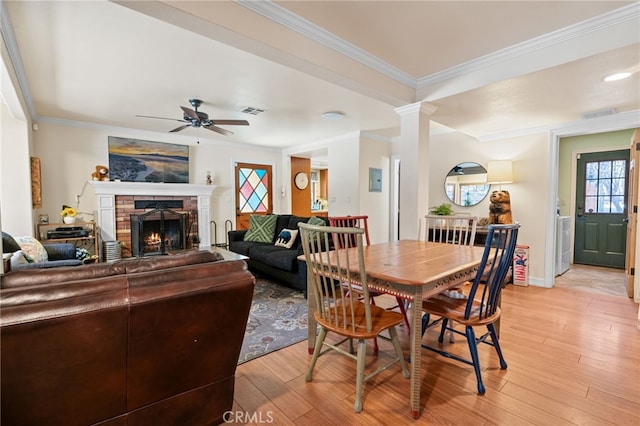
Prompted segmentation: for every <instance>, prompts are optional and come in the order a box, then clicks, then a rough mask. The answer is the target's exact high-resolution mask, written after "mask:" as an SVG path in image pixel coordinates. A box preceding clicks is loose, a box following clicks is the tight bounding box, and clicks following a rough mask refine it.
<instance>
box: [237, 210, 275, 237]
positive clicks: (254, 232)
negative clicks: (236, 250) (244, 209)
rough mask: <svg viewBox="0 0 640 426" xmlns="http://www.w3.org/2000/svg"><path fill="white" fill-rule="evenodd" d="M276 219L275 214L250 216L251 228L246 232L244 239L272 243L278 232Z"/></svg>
mask: <svg viewBox="0 0 640 426" xmlns="http://www.w3.org/2000/svg"><path fill="white" fill-rule="evenodd" d="M276 220H277V216H276V215H274V214H268V215H251V216H249V230H248V231H247V233H246V234H244V240H245V241H253V242H256V243H271V242H272V241H273V236H274V234H275V233H276Z"/></svg>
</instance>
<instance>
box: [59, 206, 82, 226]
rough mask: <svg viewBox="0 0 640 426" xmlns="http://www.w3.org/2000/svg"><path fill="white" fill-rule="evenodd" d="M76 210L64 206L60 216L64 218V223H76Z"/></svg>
mask: <svg viewBox="0 0 640 426" xmlns="http://www.w3.org/2000/svg"><path fill="white" fill-rule="evenodd" d="M77 214H78V212H76V209H74V208H73V207H69V206H65V205H64V204H63V205H62V211H61V212H60V216H61V217H62V221H63V222H64V223H67V224H71V223H76V215H77Z"/></svg>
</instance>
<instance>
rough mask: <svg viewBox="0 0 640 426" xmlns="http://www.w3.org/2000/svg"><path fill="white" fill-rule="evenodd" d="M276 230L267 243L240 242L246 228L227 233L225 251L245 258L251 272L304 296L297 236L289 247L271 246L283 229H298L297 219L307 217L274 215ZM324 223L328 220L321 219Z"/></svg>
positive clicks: (302, 269) (305, 277)
mask: <svg viewBox="0 0 640 426" xmlns="http://www.w3.org/2000/svg"><path fill="white" fill-rule="evenodd" d="M277 216H278V217H277V220H276V230H275V235H274V236H273V241H272V242H271V243H257V242H253V241H244V235H245V234H246V232H247V231H246V230H231V231H229V232H228V237H229V250H230V251H232V252H234V253H239V254H242V255H245V256H248V257H249V260H248V261H247V264H248V266H249V270H250V271H252V272H257V273H262V274H264V275H267V276H269V277H270V278H273V279H274V280H276V281H277V282H278V283H280V284H284V285H286V286H288V287H291V288H294V289H297V290H300V291H302V292H303V293H304V295H305V297H306V295H307V269H306V267H305V266H304V262H301V261H299V260H298V256H300V255H301V254H303V252H302V244H301V243H300V235H299V234H298V236H297V237H296V241H295V242H294V244H293V246H292V247H291V248H290V249H287V248H284V247H278V246H275V245H274V243H275V241H276V238H277V236H278V234H279V233H280V231H282V230H283V229H285V228H287V229H298V222H307V221H308V220H309V218H308V217H301V216H294V215H290V214H281V215H277ZM321 219H322V220H323V221H324V222H325V223H326V224H327V225H328V224H329V220H328V219H327V218H321Z"/></svg>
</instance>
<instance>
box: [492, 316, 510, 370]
mask: <svg viewBox="0 0 640 426" xmlns="http://www.w3.org/2000/svg"><path fill="white" fill-rule="evenodd" d="M487 330H489V333H490V336H491V341H492V342H493V347H494V348H496V352H497V353H498V358H500V368H502V369H503V370H504V369H506V368H507V361H505V360H504V357H503V356H502V349H500V340H499V339H498V334H497V333H496V329H495V327H494V326H493V324H487Z"/></svg>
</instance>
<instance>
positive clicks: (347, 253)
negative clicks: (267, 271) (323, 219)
mask: <svg viewBox="0 0 640 426" xmlns="http://www.w3.org/2000/svg"><path fill="white" fill-rule="evenodd" d="M298 228H299V229H300V234H301V238H302V247H303V250H304V256H305V261H306V262H307V271H308V272H307V273H308V274H309V282H310V283H311V284H312V285H310V287H309V289H308V291H309V295H308V297H313V298H314V300H315V301H316V307H317V310H318V313H319V315H320V316H321V318H322V320H323V321H325V322H327V323H330V324H331V325H332V326H333V327H335V328H342V329H349V330H351V331H356V330H357V329H358V328H361V327H365V328H366V331H369V332H370V331H371V329H372V322H371V299H370V296H369V287H368V286H367V273H366V270H365V265H364V255H363V244H362V236H363V234H364V233H365V231H364V229H362V228H351V227H335V226H316V225H309V224H307V223H302V222H301V223H299V224H298ZM331 241H333V242H334V249H333V250H331V251H329V249H328V248H329V247H330V244H329V243H330V242H331ZM338 241H340V242H341V244H337V242H338ZM352 284H353V285H356V286H358V291H359V292H361V293H362V296H363V297H362V299H359V298H356V297H348V296H346V295H347V294H348V293H347V292H345V291H343V288H344V287H345V286H348V288H349V290H352V288H351V285H352ZM358 303H364V305H365V318H360V317H358V316H357V315H355V313H356V312H357V311H358V310H357V309H356V308H355V305H356V304H358Z"/></svg>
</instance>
